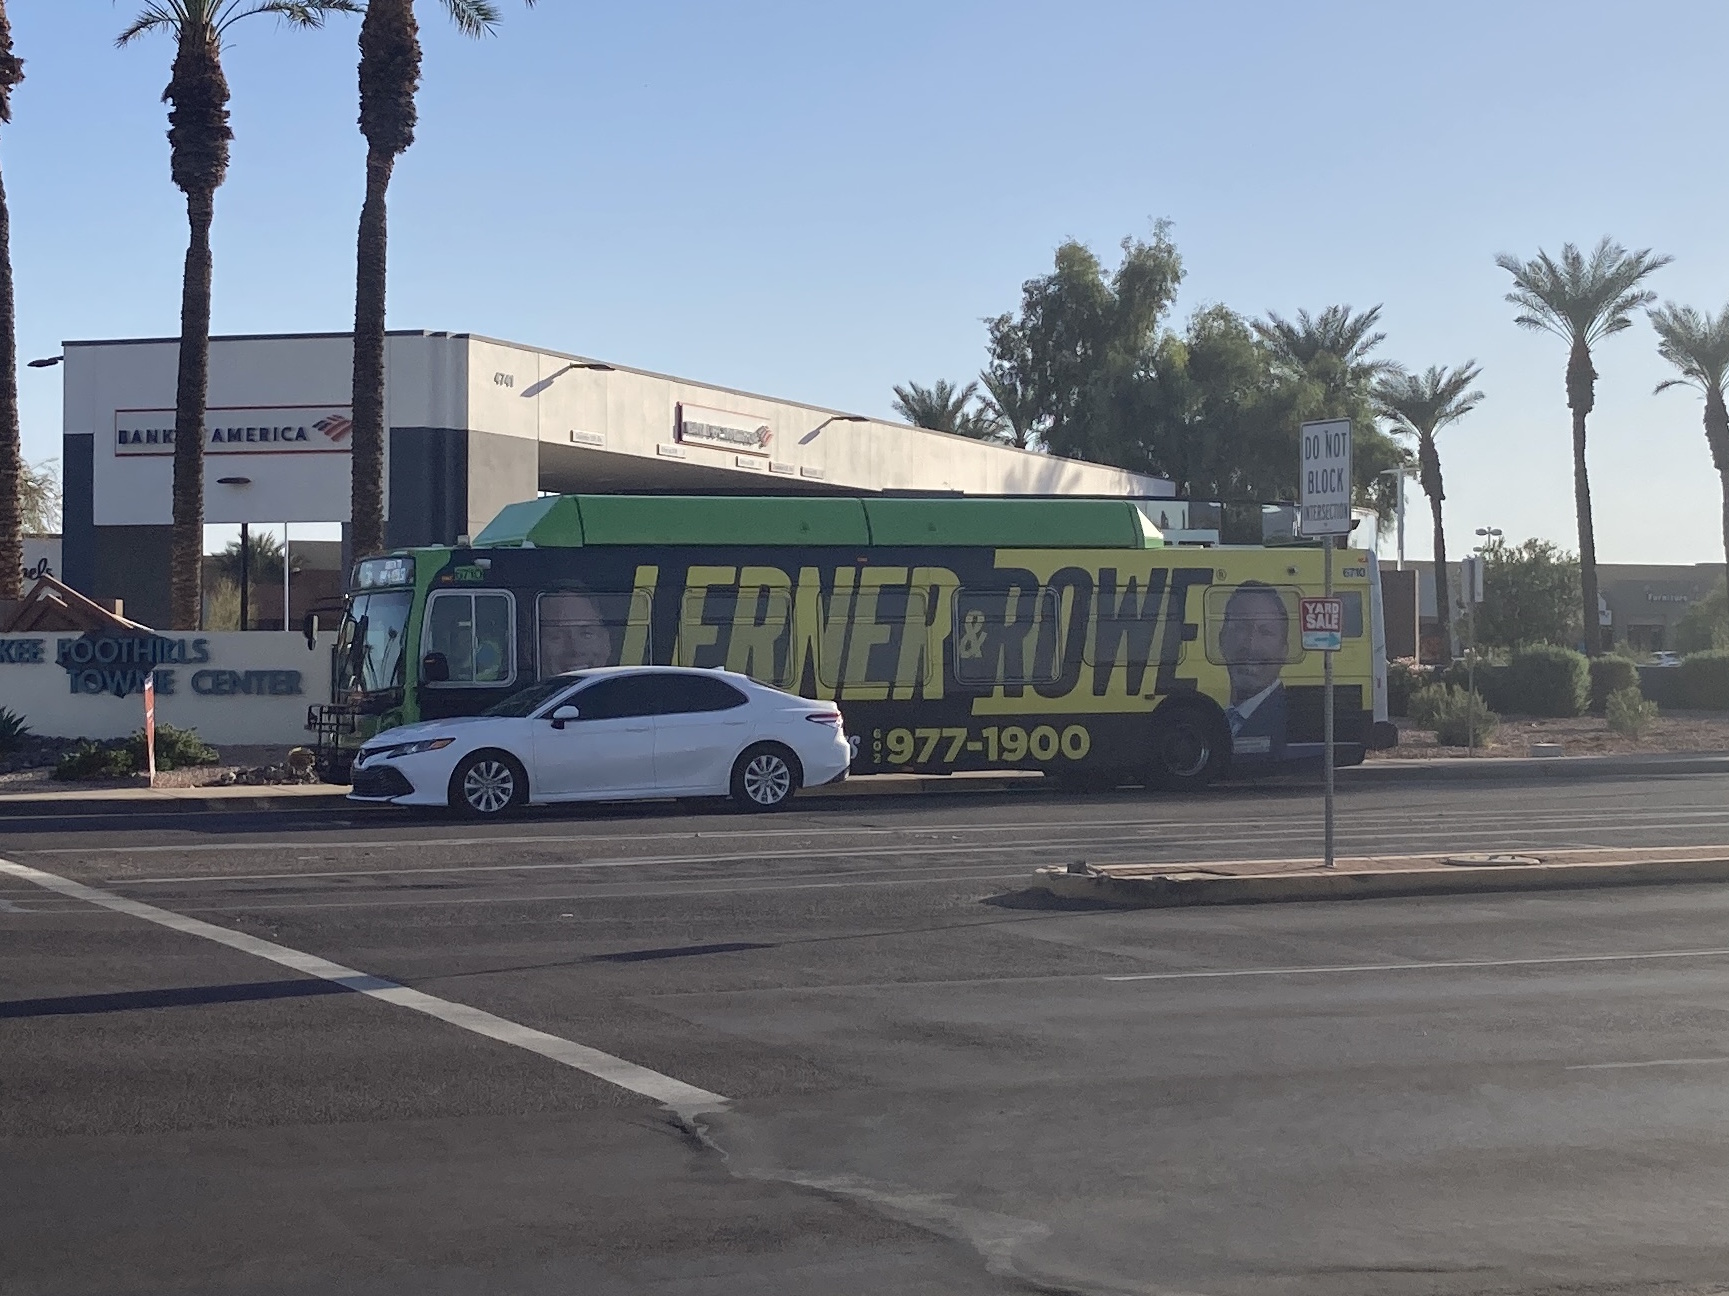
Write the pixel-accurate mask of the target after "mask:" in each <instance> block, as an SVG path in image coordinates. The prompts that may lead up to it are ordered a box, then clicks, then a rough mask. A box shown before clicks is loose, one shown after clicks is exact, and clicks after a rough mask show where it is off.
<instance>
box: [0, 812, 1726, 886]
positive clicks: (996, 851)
mask: <svg viewBox="0 0 1729 1296" xmlns="http://www.w3.org/2000/svg"><path fill="white" fill-rule="evenodd" d="M1012 827H1014V828H1017V829H1018V827H1019V825H1012ZM1598 831H1601V832H1631V833H1644V832H1649V831H1650V825H1641V824H1621V825H1616V826H1613V827H1607V826H1606V827H1604V828H1602V829H1599V830H1598ZM996 832H997V833H998V834H999V835H1000V834H1001V832H1002V829H1001V828H998V829H996ZM1431 837H1432V838H1434V839H1435V840H1437V841H1444V842H1449V843H1455V842H1459V841H1463V840H1464V839H1466V838H1472V837H1489V838H1497V839H1499V840H1500V841H1502V842H1505V841H1506V839H1507V833H1506V832H1505V831H1504V830H1502V829H1498V828H1483V829H1469V828H1467V829H1452V828H1450V829H1446V830H1437V831H1436V832H1434V833H1433V834H1430V833H1424V832H1415V831H1413V832H1407V833H1405V834H1404V836H1403V841H1404V844H1405V845H1407V846H1409V845H1411V844H1413V843H1414V842H1420V841H1426V840H1429V839H1430V838H1431ZM1290 838H1291V830H1290V829H1289V828H1288V827H1287V828H1283V829H1280V830H1279V831H1277V832H1268V833H1266V834H1257V835H1255V836H1252V837H1218V836H1212V837H1209V838H1208V839H1207V840H1206V841H1205V843H1204V844H1205V846H1207V847H1208V848H1209V849H1210V848H1217V847H1220V846H1230V845H1236V844H1239V843H1242V844H1256V843H1263V842H1271V841H1279V842H1285V841H1289V840H1290ZM583 840H584V839H583V838H580V837H573V838H545V837H531V838H495V839H493V842H500V843H504V844H509V843H512V842H520V841H534V842H548V843H551V844H558V843H560V842H564V841H572V842H581V841H583ZM1374 840H1375V839H1374V838H1371V837H1369V836H1368V835H1367V834H1364V833H1360V832H1346V833H1345V834H1343V835H1342V836H1341V838H1340V845H1341V847H1344V848H1353V847H1355V848H1358V849H1360V850H1361V853H1363V854H1365V855H1373V856H1374V857H1375V858H1376V859H1386V860H1400V859H1428V858H1431V857H1432V856H1434V855H1435V854H1436V852H1435V851H1433V850H1429V851H1418V852H1407V853H1404V854H1398V855H1389V854H1385V853H1383V852H1380V851H1376V850H1374V849H1373V848H1372V847H1373V842H1374ZM475 844H477V845H479V844H483V843H482V842H476V843H475ZM486 844H490V843H486ZM1714 844H1715V843H1710V842H1705V843H1698V844H1697V845H1699V846H1711V845H1714ZM426 845H427V843H425V842H399V843H372V844H370V845H368V846H367V847H366V849H369V850H393V851H394V850H409V849H418V848H421V847H424V846H426ZM1146 845H1148V843H1147V842H1146V841H1145V838H1144V836H1139V835H1137V836H1131V837H1072V838H1056V839H1052V840H1048V841H1043V842H1038V843H1034V844H1031V845H1025V844H1022V845H1013V846H1006V845H1005V846H993V845H990V844H989V843H984V842H976V843H969V844H967V845H964V846H913V845H904V846H867V847H861V848H857V849H842V850H785V851H742V852H738V853H730V854H724V855H722V854H702V855H698V854H690V855H639V856H634V857H619V858H616V859H597V860H582V859H579V860H554V861H550V862H544V863H539V862H537V863H521V864H439V865H432V866H429V867H425V868H388V867H379V868H365V869H324V870H307V871H303V872H293V871H289V872H276V873H188V874H180V875H176V876H168V877H141V878H131V877H119V876H110V877H109V878H108V881H109V882H111V883H113V884H114V885H116V886H166V885H187V884H206V885H226V884H228V883H231V882H281V881H291V880H295V879H301V878H305V879H319V878H365V877H419V876H426V875H431V876H436V875H440V874H450V873H534V872H547V871H557V870H561V869H607V868H635V867H638V866H659V865H668V864H709V863H715V864H737V863H741V862H747V861H751V860H774V859H789V860H801V859H856V858H859V857H865V856H915V857H916V856H926V855H967V854H972V855H1022V854H1037V855H1040V856H1041V857H1043V858H1051V857H1055V856H1061V855H1067V854H1072V853H1073V852H1075V851H1082V850H1089V849H1099V848H1102V847H1108V846H1146ZM1693 848H1694V844H1691V843H1690V844H1688V845H1686V846H1678V847H1676V848H1675V849H1678V850H1679V849H1693ZM147 849H156V848H154V847H152V848H147ZM162 849H174V848H173V847H165V848H162ZM213 849H214V848H213ZM221 849H224V850H227V851H229V852H230V853H235V852H240V851H247V850H251V849H253V846H252V845H251V844H250V843H247V842H236V843H234V844H233V845H230V846H226V847H222V848H221ZM1153 849H1156V850H1167V851H1168V850H1170V849H1173V848H1172V847H1166V846H1157V847H1154V848H1153ZM1508 849H1509V850H1514V849H1518V850H1528V851H1539V852H1540V851H1555V850H1597V849H1603V848H1602V847H1601V846H1599V845H1596V844H1587V845H1583V846H1580V845H1575V844H1571V843H1570V844H1568V845H1566V846H1553V845H1551V846H1544V845H1535V846H1533V845H1529V844H1525V845H1520V846H1516V847H1515V846H1509V847H1508ZM19 853H20V854H27V855H50V854H80V855H92V854H117V853H122V852H121V849H120V848H118V847H117V848H115V850H114V851H68V850H60V849H56V850H53V851H21V852H19ZM125 853H130V852H125ZM1293 858H1294V857H1292V856H1289V855H1281V856H1267V857H1264V858H1258V859H1243V858H1240V857H1234V856H1224V857H1220V856H1212V857H1208V856H1200V855H1185V856H1184V857H1183V858H1182V859H1181V860H1179V861H1172V860H1163V861H1156V862H1159V863H1175V862H1181V863H1187V864H1191V865H1193V866H1194V867H1196V868H1214V867H1217V866H1219V865H1221V864H1289V863H1291V862H1292V861H1293Z"/></svg>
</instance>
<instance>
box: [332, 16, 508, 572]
mask: <svg viewBox="0 0 1729 1296" xmlns="http://www.w3.org/2000/svg"><path fill="white" fill-rule="evenodd" d="M440 2H441V3H442V4H443V6H444V11H445V12H446V13H447V14H449V15H450V20H451V21H452V22H453V23H455V24H456V28H457V30H458V31H460V32H462V34H463V35H465V36H485V35H488V34H490V33H491V32H492V31H493V30H494V28H495V27H496V26H497V24H498V9H497V7H496V6H495V5H494V4H493V3H492V0H440ZM523 3H524V4H527V5H530V6H532V5H533V4H534V0H523ZM419 88H420V23H419V22H418V20H417V19H416V18H415V16H414V0H369V3H368V4H367V6H366V17H365V19H364V20H363V21H362V22H361V24H360V133H361V134H362V135H363V136H365V137H366V200H365V202H364V203H363V204H362V205H361V208H360V237H359V240H358V246H357V248H356V254H355V281H354V440H353V485H352V487H351V494H350V499H349V535H350V542H351V547H352V549H353V552H354V554H355V556H357V557H358V556H359V555H361V554H368V553H377V552H378V551H379V550H381V549H383V548H384V296H385V288H386V283H387V279H388V266H389V252H390V239H389V225H388V219H387V217H388V210H387V207H386V199H387V196H388V194H389V190H390V178H391V175H392V174H393V173H394V172H395V170H396V159H397V158H399V157H401V156H402V155H403V153H405V152H407V151H408V147H409V145H411V144H413V143H414V126H415V122H416V121H417V120H418V117H419V113H418V110H417V109H416V107H415V101H414V97H415V93H416V91H418V90H419Z"/></svg>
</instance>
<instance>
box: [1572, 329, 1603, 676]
mask: <svg viewBox="0 0 1729 1296" xmlns="http://www.w3.org/2000/svg"><path fill="white" fill-rule="evenodd" d="M1596 382H1597V370H1596V368H1595V367H1594V366H1593V365H1592V364H1591V348H1590V347H1588V346H1587V345H1586V344H1585V339H1584V337H1583V336H1580V337H1575V338H1574V339H1573V348H1572V350H1571V352H1570V353H1569V354H1568V356H1567V405H1568V407H1569V408H1570V409H1571V410H1572V411H1573V507H1574V511H1575V512H1576V513H1577V514H1578V516H1579V593H1580V596H1581V601H1582V602H1583V604H1584V608H1583V610H1584V614H1585V621H1584V626H1583V634H1584V640H1585V651H1586V653H1587V654H1589V655H1590V656H1592V657H1596V656H1597V655H1599V654H1600V653H1601V652H1602V651H1603V632H1602V628H1601V627H1600V626H1599V625H1598V624H1597V532H1596V528H1595V526H1594V525H1593V524H1592V521H1591V478H1590V475H1589V473H1588V472H1587V471H1586V468H1585V419H1586V417H1587V416H1588V415H1589V414H1590V413H1591V410H1592V409H1593V408H1594V407H1595V406H1596V403H1597V389H1596Z"/></svg>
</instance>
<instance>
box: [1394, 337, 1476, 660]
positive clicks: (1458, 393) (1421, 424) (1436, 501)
mask: <svg viewBox="0 0 1729 1296" xmlns="http://www.w3.org/2000/svg"><path fill="white" fill-rule="evenodd" d="M1482 372H1483V371H1482V370H1481V369H1479V368H1477V362H1476V361H1475V360H1467V361H1465V363H1464V364H1462V365H1460V366H1459V367H1458V368H1457V369H1454V370H1452V371H1451V372H1448V371H1447V370H1446V369H1445V368H1442V367H1440V366H1434V367H1431V368H1430V369H1429V371H1428V372H1427V373H1424V374H1422V375H1421V376H1419V375H1417V374H1410V373H1402V374H1391V375H1388V376H1386V377H1384V378H1382V379H1381V381H1380V382H1378V383H1377V384H1376V385H1375V406H1376V408H1377V409H1378V410H1379V411H1380V413H1381V414H1382V415H1384V416H1385V417H1387V418H1390V419H1392V420H1393V422H1394V423H1395V424H1396V425H1397V429H1398V430H1399V431H1401V432H1404V433H1406V434H1407V435H1409V436H1414V437H1416V438H1417V480H1418V481H1420V482H1421V483H1422V485H1423V494H1425V495H1427V496H1428V497H1429V512H1430V514H1431V515H1432V516H1433V517H1434V521H1435V614H1436V616H1438V617H1442V618H1445V624H1446V627H1447V641H1448V647H1449V649H1450V650H1451V652H1452V655H1453V656H1454V657H1457V656H1458V655H1459V643H1458V638H1459V636H1458V631H1457V630H1456V628H1455V624H1456V623H1455V621H1454V618H1453V600H1452V598H1451V597H1450V595H1449V593H1448V590H1447V535H1446V531H1445V529H1444V528H1443V527H1442V525H1441V501H1442V500H1444V499H1446V498H1447V493H1446V491H1445V490H1443V489H1442V486H1441V455H1440V452H1439V451H1438V450H1437V449H1436V448H1435V434H1436V433H1437V432H1439V431H1440V430H1441V429H1442V428H1444V427H1446V426H1447V425H1448V424H1451V423H1457V422H1458V421H1459V420H1460V419H1462V418H1464V417H1465V415H1467V414H1469V413H1470V412H1471V411H1472V410H1473V409H1475V408H1476V407H1477V403H1478V402H1479V401H1481V400H1482V399H1483V393H1482V392H1480V391H1469V390H1467V389H1468V388H1469V387H1470V386H1471V384H1472V383H1474V382H1476V381H1477V379H1478V378H1479V377H1480V376H1481V375H1482Z"/></svg>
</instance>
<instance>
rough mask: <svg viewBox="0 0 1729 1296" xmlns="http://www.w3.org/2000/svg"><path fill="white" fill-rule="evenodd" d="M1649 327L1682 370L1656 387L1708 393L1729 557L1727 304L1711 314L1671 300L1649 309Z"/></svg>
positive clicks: (1708, 424)
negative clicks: (1726, 402) (1725, 387)
mask: <svg viewBox="0 0 1729 1296" xmlns="http://www.w3.org/2000/svg"><path fill="white" fill-rule="evenodd" d="M1651 327H1652V328H1654V329H1656V330H1657V354H1658V355H1660V356H1662V357H1663V358H1664V359H1665V360H1667V361H1668V362H1669V363H1670V364H1672V365H1674V366H1675V368H1676V369H1677V370H1678V371H1679V372H1680V374H1681V376H1680V377H1679V378H1671V379H1669V380H1668V381H1667V382H1661V383H1658V384H1657V390H1658V391H1659V392H1662V391H1666V390H1668V389H1669V388H1670V387H1692V388H1694V389H1695V390H1697V391H1698V392H1699V393H1700V394H1701V395H1703V396H1704V397H1705V442H1706V444H1707V445H1709V446H1710V447H1711V462H1712V463H1713V464H1715V465H1716V467H1717V477H1718V480H1719V481H1720V482H1721V483H1722V493H1723V556H1724V560H1725V562H1729V408H1725V407H1724V403H1723V388H1724V384H1725V383H1726V382H1729V306H1725V307H1724V308H1723V312H1722V314H1720V315H1718V316H1716V317H1715V318H1713V317H1712V316H1710V315H1706V314H1701V313H1700V312H1699V311H1696V310H1694V309H1693V308H1692V307H1691V306H1677V305H1676V304H1675V303H1674V302H1669V303H1667V304H1666V305H1664V306H1663V308H1662V309H1661V310H1654V311H1652V312H1651Z"/></svg>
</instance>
